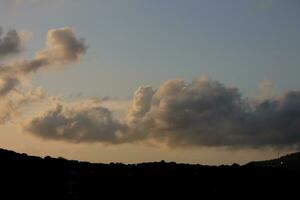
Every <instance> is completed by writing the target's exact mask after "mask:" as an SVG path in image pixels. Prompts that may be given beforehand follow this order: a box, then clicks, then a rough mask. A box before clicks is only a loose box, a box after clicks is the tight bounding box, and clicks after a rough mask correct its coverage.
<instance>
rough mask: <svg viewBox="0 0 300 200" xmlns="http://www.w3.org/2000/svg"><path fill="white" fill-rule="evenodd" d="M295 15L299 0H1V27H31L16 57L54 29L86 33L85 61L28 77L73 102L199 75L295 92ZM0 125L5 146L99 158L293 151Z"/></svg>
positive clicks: (253, 88)
mask: <svg viewBox="0 0 300 200" xmlns="http://www.w3.org/2000/svg"><path fill="white" fill-rule="evenodd" d="M299 19H300V2H299V1H298V0H287V1H282V0H228V1H222V0H172V1H167V0H151V1H150V0H127V1H124V0H88V1H81V0H51V1H50V0H1V1H0V25H1V26H2V27H3V28H4V29H5V30H7V29H10V28H14V29H16V30H24V31H26V32H28V33H31V34H30V35H31V37H30V40H28V41H27V42H26V48H25V50H24V51H23V52H22V53H21V54H20V55H18V56H19V57H32V56H33V55H34V53H35V52H36V51H37V50H39V49H41V48H43V45H44V41H45V37H46V34H47V31H48V30H49V29H53V28H60V27H66V26H68V27H71V28H73V29H74V30H75V31H76V34H77V35H79V36H80V37H83V38H84V39H85V42H86V44H87V45H88V50H87V53H86V55H84V56H83V57H82V59H81V61H80V62H79V63H75V64H73V65H72V67H68V68H67V69H64V70H63V71H60V70H57V71H55V70H54V71H51V72H47V73H40V74H39V75H34V76H33V79H32V84H33V85H35V86H41V87H43V88H44V90H45V91H47V93H48V94H51V95H53V96H55V95H61V96H63V97H64V98H66V99H72V100H80V99H87V98H103V97H107V96H108V97H110V98H112V99H115V101H122V102H123V101H124V102H126V101H129V100H130V99H131V97H132V95H133V92H134V91H135V90H136V89H137V88H138V87H139V86H140V85H151V86H153V88H157V87H159V86H160V85H161V84H162V83H164V82H165V81H166V80H170V79H176V78H182V79H184V80H186V81H187V82H190V81H192V80H193V79H195V78H198V77H200V76H203V75H205V76H208V77H209V78H210V79H213V80H218V81H220V82H222V83H224V84H225V85H229V86H235V87H238V88H239V89H240V90H241V92H242V93H243V95H245V96H250V97H251V96H255V95H256V94H257V90H258V85H259V83H260V82H262V81H269V82H271V83H272V85H273V86H274V88H273V90H274V92H275V93H282V92H284V91H289V90H296V89H299V85H300V79H299V74H300V67H299V66H300V56H299V53H300V40H299V36H300V25H299ZM7 59H10V58H7ZM0 130H1V131H0V132H1V134H0V145H1V147H3V148H9V149H13V150H17V151H22V152H27V153H30V154H35V155H42V156H44V155H48V154H50V155H53V156H63V157H67V158H71V159H81V160H90V161H94V162H110V161H122V162H141V161H152V160H161V159H164V160H174V161H178V162H192V163H208V164H218V163H232V162H239V163H244V162H247V161H249V160H251V159H265V158H269V157H272V156H277V153H278V152H280V153H285V152H287V151H289V150H273V149H269V148H267V149H264V150H259V149H243V150H233V149H230V150H228V149H224V148H213V147H210V148H206V147H203V148H197V147H193V148H189V149H180V148H179V149H178V148H175V149H169V148H156V147H152V146H149V145H142V144H123V145H119V146H106V145H102V144H99V143H92V144H89V143H88V144H86V143H80V144H69V143H67V142H61V141H59V142H58V141H44V140H40V139H38V138H35V137H33V136H31V135H26V134H23V133H22V131H21V130H19V128H18V127H16V126H15V125H12V124H6V125H2V126H1V127H0Z"/></svg>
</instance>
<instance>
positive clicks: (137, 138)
mask: <svg viewBox="0 0 300 200" xmlns="http://www.w3.org/2000/svg"><path fill="white" fill-rule="evenodd" d="M24 129H25V130H26V131H27V132H30V133H33V134H34V135H36V136H38V137H41V138H43V139H51V140H63V141H68V142H76V143H77V142H102V143H106V144H119V143H128V142H148V141H152V142H153V141H154V142H155V143H158V144H166V145H168V146H170V147H188V146H212V147H234V148H244V147H251V148H260V147H275V148H281V147H296V148H299V144H300V91H289V92H287V93H285V94H283V95H282V96H280V97H278V98H274V99H266V100H263V101H257V102H254V103H253V101H249V100H248V99H247V98H243V97H242V95H241V93H240V91H239V90H238V88H233V87H227V86H225V85H224V84H222V83H220V82H218V81H212V80H209V79H206V78H202V79H197V80H195V81H193V82H192V83H189V84H187V83H185V82H184V81H183V80H169V81H166V82H165V83H164V84H162V85H161V86H160V87H159V88H158V89H157V90H153V89H152V88H151V87H149V86H145V87H140V88H138V90H137V91H136V92H135V93H134V96H133V99H132V103H131V106H130V107H129V109H128V114H127V116H126V117H125V118H123V119H115V118H114V117H113V114H112V113H111V111H109V110H108V109H107V108H104V107H103V106H101V105H98V106H95V105H93V104H91V105H86V106H85V107H82V106H80V105H73V106H72V107H68V106H61V105H60V106H57V107H56V108H54V109H50V110H48V111H45V112H44V113H42V114H40V115H38V116H35V117H34V118H33V119H31V120H30V121H29V122H27V123H26V124H25V125H24Z"/></svg>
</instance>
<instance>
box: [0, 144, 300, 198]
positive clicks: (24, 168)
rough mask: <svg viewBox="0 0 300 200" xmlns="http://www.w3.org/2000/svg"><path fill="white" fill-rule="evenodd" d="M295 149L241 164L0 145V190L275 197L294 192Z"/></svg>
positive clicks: (54, 194) (51, 194)
mask: <svg viewBox="0 0 300 200" xmlns="http://www.w3.org/2000/svg"><path fill="white" fill-rule="evenodd" d="M299 166H300V153H295V154H290V155H287V156H284V157H281V158H278V159H274V160H269V161H259V162H250V163H248V164H246V165H243V166H240V165H237V164H233V165H230V166H225V165H222V166H204V165H191V164H178V163H174V162H170V163H169V162H164V161H161V162H151V163H140V164H128V165H125V164H121V163H111V164H93V163H89V162H79V161H73V160H66V159H63V158H51V157H45V158H40V157H35V156H28V155H26V154H18V153H15V152H13V151H7V150H1V149H0V176H1V177H0V178H1V179H0V182H1V185H0V190H1V195H2V196H3V195H9V196H10V197H11V198H1V199H12V197H14V196H22V197H24V198H25V197H26V198H28V197H30V198H31V199H33V198H34V199H53V200H56V199H106V198H105V196H106V197H107V195H109V197H111V198H112V199H114V197H118V196H122V197H124V198H125V196H127V197H133V196H136V197H138V198H139V199H145V198H146V197H152V199H153V198H155V199H160V197H162V195H167V196H169V197H170V196H177V197H184V198H183V199H191V198H192V197H193V198H194V197H195V195H196V197H203V196H207V195H210V196H215V195H226V196H228V195H230V196H232V195H234V196H240V197H241V198H242V199H244V197H249V196H256V195H262V194H263V195H266V196H269V197H270V196H277V195H285V196H286V195H287V194H289V195H290V194H292V193H296V192H297V190H298V187H299V186H298V182H299V181H300V179H299V178H300V168H299Z"/></svg>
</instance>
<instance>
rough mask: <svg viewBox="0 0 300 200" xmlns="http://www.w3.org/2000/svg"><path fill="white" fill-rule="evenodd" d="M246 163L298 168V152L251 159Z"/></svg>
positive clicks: (299, 160) (299, 161)
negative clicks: (265, 158)
mask: <svg viewBox="0 0 300 200" xmlns="http://www.w3.org/2000/svg"><path fill="white" fill-rule="evenodd" d="M248 165H255V166H260V167H273V168H286V169H295V170H297V169H299V170H300V152H297V153H292V154H288V155H285V156H282V157H280V158H276V159H272V160H265V161H253V162H250V163H248Z"/></svg>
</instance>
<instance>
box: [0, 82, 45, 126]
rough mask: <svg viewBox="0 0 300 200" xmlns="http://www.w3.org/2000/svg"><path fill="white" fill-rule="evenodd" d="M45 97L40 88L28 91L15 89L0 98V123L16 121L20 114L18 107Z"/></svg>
mask: <svg viewBox="0 0 300 200" xmlns="http://www.w3.org/2000/svg"><path fill="white" fill-rule="evenodd" d="M45 97H46V95H45V93H44V91H43V90H42V89H41V88H36V89H35V90H30V91H28V92H19V91H15V92H12V93H10V94H9V96H8V97H7V98H1V99H0V124H4V123H6V122H16V120H18V119H19V118H20V116H21V113H20V108H21V107H23V106H27V105H29V104H32V103H35V102H38V101H41V100H43V99H44V98H45Z"/></svg>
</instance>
